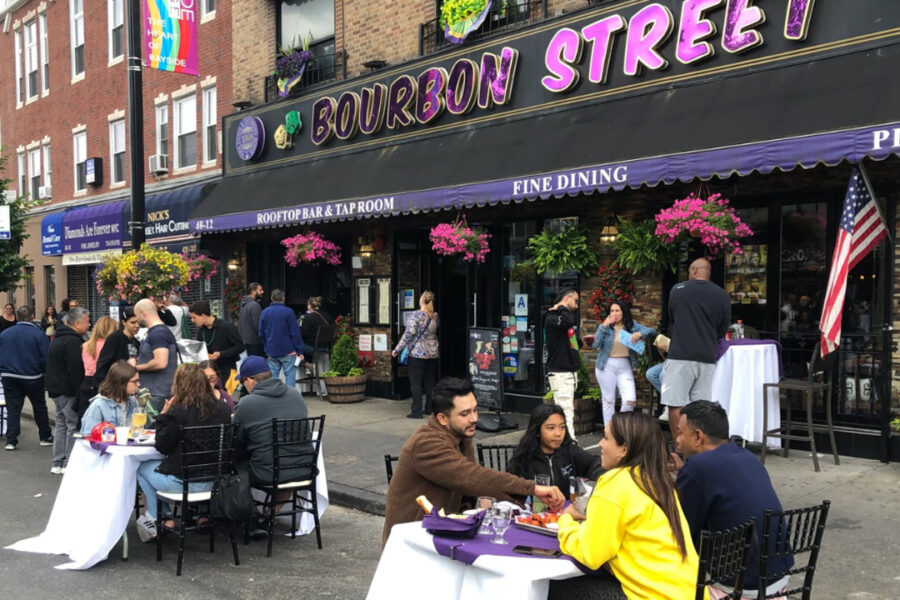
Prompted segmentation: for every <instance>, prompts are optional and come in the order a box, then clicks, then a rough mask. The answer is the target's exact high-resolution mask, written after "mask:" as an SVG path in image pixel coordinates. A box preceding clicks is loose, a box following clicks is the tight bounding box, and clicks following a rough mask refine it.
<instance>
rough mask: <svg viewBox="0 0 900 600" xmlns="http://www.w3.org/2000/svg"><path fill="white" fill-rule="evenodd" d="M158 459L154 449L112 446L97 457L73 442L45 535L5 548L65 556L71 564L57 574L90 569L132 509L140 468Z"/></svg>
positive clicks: (109, 546)
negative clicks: (71, 570) (70, 570)
mask: <svg viewBox="0 0 900 600" xmlns="http://www.w3.org/2000/svg"><path fill="white" fill-rule="evenodd" d="M161 458H163V455H162V454H160V453H159V452H157V451H156V449H155V448H153V447H152V446H110V447H109V449H108V451H107V453H106V454H101V453H100V451H99V450H94V449H93V448H91V445H90V442H88V441H86V440H77V441H76V443H75V446H74V447H73V448H72V454H71V455H70V456H69V463H68V465H67V466H66V474H65V476H64V477H63V479H62V483H60V485H59V491H58V492H57V494H56V501H55V502H54V504H53V512H52V513H51V514H50V520H49V521H48V522H47V528H46V529H45V530H44V533H42V534H41V535H39V536H37V537H33V538H29V539H26V540H22V541H20V542H16V543H15V544H13V545H12V546H7V548H8V549H10V550H21V551H23V552H38V553H42V554H67V555H68V556H69V558H70V559H71V562H68V563H65V564H62V565H59V566H57V567H56V568H57V569H88V568H90V567H92V566H94V565H95V564H97V563H98V562H100V561H101V560H105V559H106V557H107V556H108V555H109V551H110V550H112V548H113V546H115V544H116V542H117V541H118V540H119V538H121V537H122V534H123V533H124V532H125V528H126V527H127V526H128V519H129V517H130V516H131V513H132V511H133V510H134V492H135V486H136V485H137V470H138V467H139V466H140V464H141V462H143V461H145V460H153V459H161Z"/></svg>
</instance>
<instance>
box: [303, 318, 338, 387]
mask: <svg viewBox="0 0 900 600" xmlns="http://www.w3.org/2000/svg"><path fill="white" fill-rule="evenodd" d="M333 346H334V325H322V326H321V327H319V328H318V329H317V330H316V341H315V344H314V345H313V348H315V351H314V352H313V355H312V361H310V362H311V364H310V365H309V366H310V377H309V378H308V379H307V381H310V382H311V385H312V386H313V388H314V391H315V394H316V396H318V397H319V398H324V397H325V395H326V394H325V381H324V380H323V379H322V373H324V372H325V371H327V370H328V367H327V366H326V367H325V369H324V370H322V369H321V368H320V364H319V363H320V362H322V360H323V359H325V362H324V363H323V364H325V365H327V364H328V360H327V359H328V358H329V357H330V356H331V349H332V347H333Z"/></svg>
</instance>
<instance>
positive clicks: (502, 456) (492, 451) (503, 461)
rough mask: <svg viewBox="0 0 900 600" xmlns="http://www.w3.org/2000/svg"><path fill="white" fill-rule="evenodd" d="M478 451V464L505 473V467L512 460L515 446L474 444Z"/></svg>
mask: <svg viewBox="0 0 900 600" xmlns="http://www.w3.org/2000/svg"><path fill="white" fill-rule="evenodd" d="M475 448H476V450H477V451H478V464H480V465H481V466H482V467H487V468H489V469H496V470H497V471H506V465H507V464H509V459H510V458H512V455H513V452H515V450H516V446H515V445H512V444H496V445H491V444H476V446H475Z"/></svg>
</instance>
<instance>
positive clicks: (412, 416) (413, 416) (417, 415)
mask: <svg viewBox="0 0 900 600" xmlns="http://www.w3.org/2000/svg"><path fill="white" fill-rule="evenodd" d="M424 417H425V415H423V414H422V413H417V412H411V413H409V414H408V415H406V418H407V419H422V418H424Z"/></svg>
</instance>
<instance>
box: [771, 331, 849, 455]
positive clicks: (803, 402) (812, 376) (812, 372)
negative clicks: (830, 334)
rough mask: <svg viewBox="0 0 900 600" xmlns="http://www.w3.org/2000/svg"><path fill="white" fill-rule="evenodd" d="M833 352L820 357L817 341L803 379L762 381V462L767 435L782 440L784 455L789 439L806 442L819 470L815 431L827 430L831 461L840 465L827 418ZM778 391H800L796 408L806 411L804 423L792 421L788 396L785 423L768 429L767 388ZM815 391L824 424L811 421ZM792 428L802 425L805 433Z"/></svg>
mask: <svg viewBox="0 0 900 600" xmlns="http://www.w3.org/2000/svg"><path fill="white" fill-rule="evenodd" d="M836 355H837V352H832V353H830V354H829V355H828V356H827V357H826V358H825V359H823V358H822V353H821V351H820V346H819V344H818V343H817V344H816V345H815V347H814V348H813V352H812V357H811V358H810V361H809V364H808V367H809V368H808V374H807V377H806V379H782V380H781V381H779V382H778V383H764V384H763V440H762V454H761V459H762V462H763V464H765V462H766V448H767V445H766V443H767V438H770V437H775V438H781V439H783V440H785V444H784V456H785V457H786V456H787V455H788V452H789V451H790V447H791V440H798V441H805V442H809V447H810V450H811V451H812V459H813V467H814V468H815V470H816V472H818V471H819V456H818V454H817V453H816V439H815V435H814V434H815V432H817V431H821V432H826V433H828V439H829V442H830V443H831V453H832V454H833V455H834V464H836V465H839V464H841V460H840V458H838V452H837V444H836V443H835V441H834V424H833V423H832V421H831V374H832V373H831V366H832V364H833V362H834V358H835V356H836ZM770 388H774V389H777V390H778V396H779V399H780V398H781V392H782V391H787V392H792V391H794V392H800V408H801V410H804V409H805V410H806V423H805V424H802V423H800V424H796V425H795V424H794V423H793V421H792V417H791V400H790V397H788V402H787V409H786V410H785V416H786V417H787V419H786V421H787V424H786V425H785V424H784V423H782V425H781V426H780V427H776V428H774V429H769V402H768V397H769V389H770ZM816 394H821V395H822V408H823V410H824V411H825V425H821V424H818V423H813V420H812V415H813V408H814V405H815V402H814V399H815V395H816ZM795 428H801V429H803V428H805V435H795V434H794V433H793V431H794V429H795Z"/></svg>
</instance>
